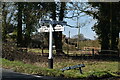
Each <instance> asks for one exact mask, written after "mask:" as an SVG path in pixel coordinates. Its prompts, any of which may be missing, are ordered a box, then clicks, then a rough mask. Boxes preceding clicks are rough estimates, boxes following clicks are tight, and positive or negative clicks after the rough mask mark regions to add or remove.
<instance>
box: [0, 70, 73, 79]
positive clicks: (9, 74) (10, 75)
mask: <svg viewBox="0 0 120 80" xmlns="http://www.w3.org/2000/svg"><path fill="white" fill-rule="evenodd" d="M0 70H2V74H1V75H2V79H1V80H70V79H65V78H59V77H48V76H37V75H29V74H24V73H18V72H14V71H12V70H8V69H2V68H0ZM71 80H72V79H71Z"/></svg>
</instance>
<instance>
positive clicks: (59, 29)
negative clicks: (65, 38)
mask: <svg viewBox="0 0 120 80" xmlns="http://www.w3.org/2000/svg"><path fill="white" fill-rule="evenodd" d="M54 30H55V31H64V27H63V26H61V25H56V26H55V27H54Z"/></svg>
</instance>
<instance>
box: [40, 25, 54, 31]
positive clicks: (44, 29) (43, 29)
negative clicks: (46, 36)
mask: <svg viewBox="0 0 120 80" xmlns="http://www.w3.org/2000/svg"><path fill="white" fill-rule="evenodd" d="M53 31H54V30H53V28H52V32H53ZM38 32H50V28H48V27H47V26H42V27H41V28H40V29H38Z"/></svg>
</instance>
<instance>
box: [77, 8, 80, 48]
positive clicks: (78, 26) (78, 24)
mask: <svg viewBox="0 0 120 80" xmlns="http://www.w3.org/2000/svg"><path fill="white" fill-rule="evenodd" d="M77 14H78V10H77ZM77 28H78V39H77V49H79V41H80V23H79V15H78V16H77Z"/></svg>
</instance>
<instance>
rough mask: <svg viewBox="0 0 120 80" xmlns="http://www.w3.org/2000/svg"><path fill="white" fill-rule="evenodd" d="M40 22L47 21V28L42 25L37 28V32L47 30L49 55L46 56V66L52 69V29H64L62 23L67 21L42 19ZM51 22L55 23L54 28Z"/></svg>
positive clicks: (64, 23)
mask: <svg viewBox="0 0 120 80" xmlns="http://www.w3.org/2000/svg"><path fill="white" fill-rule="evenodd" d="M42 23H48V24H49V28H48V27H47V26H42V27H41V28H40V29H38V32H49V57H48V68H50V69H53V55H52V32H53V31H64V27H63V26H62V25H66V24H67V23H66V22H64V21H59V22H58V21H52V20H44V21H42ZM52 24H57V25H56V26H55V27H54V29H53V27H52Z"/></svg>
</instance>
